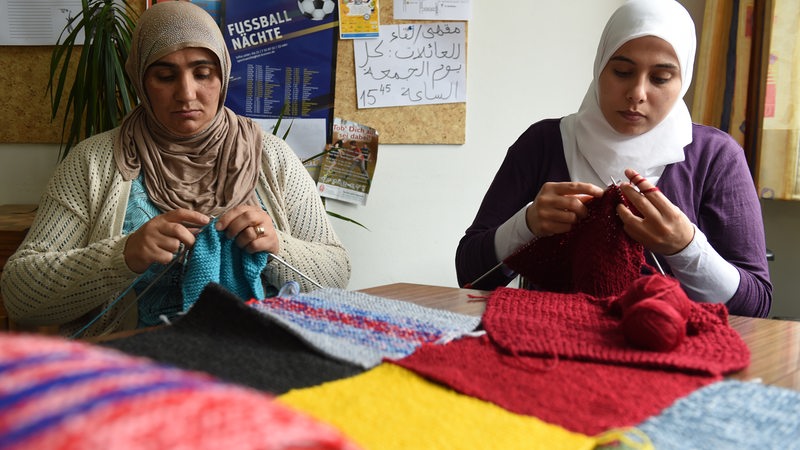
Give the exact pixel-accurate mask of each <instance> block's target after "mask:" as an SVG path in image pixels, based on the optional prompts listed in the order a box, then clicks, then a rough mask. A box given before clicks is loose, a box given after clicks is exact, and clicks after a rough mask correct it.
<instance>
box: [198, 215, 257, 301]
mask: <svg viewBox="0 0 800 450" xmlns="http://www.w3.org/2000/svg"><path fill="white" fill-rule="evenodd" d="M216 221H217V219H213V220H212V221H211V224H209V225H208V226H207V227H206V228H205V229H204V230H203V231H202V232H201V233H199V234H198V235H197V239H196V241H195V243H194V247H193V248H192V252H191V258H190V259H189V263H188V264H187V265H186V272H185V273H184V276H183V309H184V311H185V310H187V309H189V308H190V307H191V306H192V305H193V304H194V303H195V302H196V301H197V299H198V298H199V297H200V293H201V292H202V291H203V288H205V287H206V285H207V284H208V283H211V282H214V283H219V284H221V285H222V286H224V287H225V289H227V290H228V291H230V292H231V293H233V294H234V295H236V296H237V297H239V298H241V299H243V300H248V299H251V298H264V285H263V284H262V283H261V272H262V271H263V270H264V268H265V267H266V266H267V259H268V257H269V254H268V253H267V252H257V253H248V252H246V251H245V250H243V249H241V248H239V247H238V246H237V245H236V242H235V241H234V240H232V239H228V238H227V237H226V236H225V232H224V231H217V230H216V229H215V228H214V224H215V223H216Z"/></svg>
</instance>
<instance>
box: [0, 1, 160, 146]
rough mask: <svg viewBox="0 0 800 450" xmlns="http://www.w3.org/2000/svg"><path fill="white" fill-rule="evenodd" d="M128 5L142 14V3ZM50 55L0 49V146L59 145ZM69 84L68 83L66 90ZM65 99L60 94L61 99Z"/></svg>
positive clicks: (48, 49)
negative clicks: (53, 112)
mask: <svg viewBox="0 0 800 450" xmlns="http://www.w3.org/2000/svg"><path fill="white" fill-rule="evenodd" d="M128 3H129V4H130V5H132V6H133V7H134V9H135V10H136V11H142V10H144V0H129V1H128ZM54 44H55V42H54ZM52 53H53V47H52V46H17V45H9V46H0V86H2V87H0V143H8V144H58V143H59V142H61V125H62V123H63V121H64V105H62V106H61V108H60V109H59V113H58V115H57V116H56V117H55V118H54V119H53V120H50V114H51V108H50V96H49V95H48V93H47V83H48V82H49V80H50V57H51V55H52ZM79 57H80V53H79V52H78V53H76V54H74V55H73V64H74V65H77V59H78V58H79ZM73 73H74V71H73ZM70 83H71V81H68V84H67V86H68V85H69V84H70ZM66 96H67V93H64V94H63V98H64V99H65V98H66ZM62 101H63V100H62Z"/></svg>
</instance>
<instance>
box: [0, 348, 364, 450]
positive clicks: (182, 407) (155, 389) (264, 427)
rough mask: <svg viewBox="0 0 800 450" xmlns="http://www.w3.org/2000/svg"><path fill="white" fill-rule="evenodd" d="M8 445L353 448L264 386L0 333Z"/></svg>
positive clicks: (0, 392)
mask: <svg viewBox="0 0 800 450" xmlns="http://www.w3.org/2000/svg"><path fill="white" fill-rule="evenodd" d="M0 448H3V449H9V450H10V449H104V450H114V449H125V450H136V449H237V450H238V449H241V450H245V449H260V450H267V449H274V450H277V449H300V448H304V449H310V448H314V449H329V450H333V449H340V450H344V449H355V448H356V446H355V444H353V443H351V442H350V441H349V440H348V439H347V438H346V437H345V436H343V435H342V434H341V433H340V432H338V431H337V430H335V429H334V428H333V427H331V426H329V425H326V424H323V423H322V422H318V421H316V420H315V419H312V418H311V417H310V416H307V415H305V414H304V413H301V412H299V411H296V410H294V409H291V408H289V407H287V406H285V405H283V404H281V403H278V402H275V401H274V400H273V398H272V397H271V396H269V395H267V394H264V393H262V392H259V391H255V390H251V389H246V388H244V387H241V386H237V385H233V384H226V383H222V382H219V381H217V380H215V379H213V378H211V377H210V376H208V375H205V374H201V373H195V372H188V371H182V370H178V369H173V368H168V367H165V366H160V365H156V364H154V363H152V362H150V361H148V360H145V359H143V358H133V357H130V356H127V355H124V354H122V353H118V352H116V351H111V350H106V349H101V348H99V347H93V346H90V345H87V344H82V343H78V342H73V341H66V340H63V339H55V338H46V337H40V336H26V335H13V334H7V333H0Z"/></svg>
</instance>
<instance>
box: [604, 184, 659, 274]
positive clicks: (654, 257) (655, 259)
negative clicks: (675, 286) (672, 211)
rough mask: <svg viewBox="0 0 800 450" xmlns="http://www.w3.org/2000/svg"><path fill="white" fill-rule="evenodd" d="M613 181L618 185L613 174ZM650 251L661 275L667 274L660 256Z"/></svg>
mask: <svg viewBox="0 0 800 450" xmlns="http://www.w3.org/2000/svg"><path fill="white" fill-rule="evenodd" d="M611 182H612V183H613V184H614V185H616V184H617V180H615V179H614V177H613V176H612V177H611ZM648 251H649V252H650V256H652V257H653V261H655V263H656V267H657V268H658V271H659V272H661V275H666V273H664V269H663V268H662V267H661V263H660V262H658V258H656V254H655V253H653V251H652V250H648Z"/></svg>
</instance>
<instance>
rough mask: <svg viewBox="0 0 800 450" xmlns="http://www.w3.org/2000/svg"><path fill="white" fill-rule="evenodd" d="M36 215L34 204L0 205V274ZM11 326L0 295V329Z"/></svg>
mask: <svg viewBox="0 0 800 450" xmlns="http://www.w3.org/2000/svg"><path fill="white" fill-rule="evenodd" d="M35 216H36V205H0V275H2V273H3V267H5V265H6V261H8V258H9V257H10V256H11V255H12V254H14V252H15V251H17V247H19V244H21V243H22V239H24V238H25V235H26V234H27V233H28V229H29V228H30V227H31V222H33V218H34V217H35ZM10 326H11V324H10V322H9V320H8V314H7V313H6V310H5V307H4V306H3V297H2V295H0V331H2V330H7V329H9V328H10Z"/></svg>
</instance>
